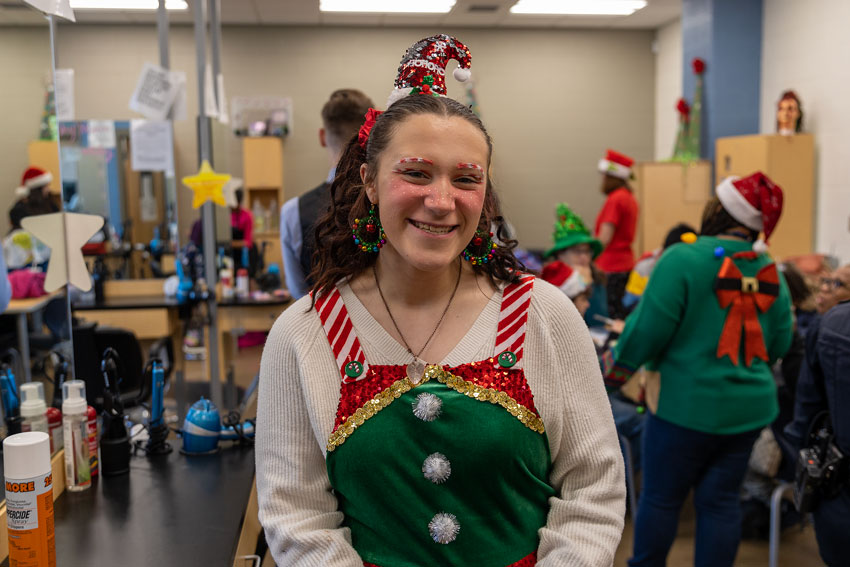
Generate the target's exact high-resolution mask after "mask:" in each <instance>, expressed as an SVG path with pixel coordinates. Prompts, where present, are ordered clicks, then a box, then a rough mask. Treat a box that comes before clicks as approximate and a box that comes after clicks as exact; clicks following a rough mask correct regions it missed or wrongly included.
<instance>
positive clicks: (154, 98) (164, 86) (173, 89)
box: [130, 63, 178, 120]
mask: <svg viewBox="0 0 850 567" xmlns="http://www.w3.org/2000/svg"><path fill="white" fill-rule="evenodd" d="M177 90H178V88H177V85H176V84H175V82H174V80H173V79H172V76H171V72H170V71H168V69H163V68H162V67H160V66H159V65H153V64H151V63H145V65H144V67H142V72H141V74H140V75H139V80H138V81H137V82H136V90H135V91H134V92H133V96H132V97H131V98H130V110H133V111H135V112H138V113H139V114H143V115H144V116H146V117H147V118H149V119H151V120H165V119H166V118H167V117H168V111H169V110H170V109H171V105H172V104H173V103H174V99H175V97H176V96H177Z"/></svg>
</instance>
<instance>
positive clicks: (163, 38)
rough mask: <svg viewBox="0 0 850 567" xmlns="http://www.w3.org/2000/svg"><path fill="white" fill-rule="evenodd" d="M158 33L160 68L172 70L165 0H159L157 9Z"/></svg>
mask: <svg viewBox="0 0 850 567" xmlns="http://www.w3.org/2000/svg"><path fill="white" fill-rule="evenodd" d="M156 33H157V38H158V39H159V66H160V67H162V68H163V69H170V68H171V62H170V57H169V54H168V10H166V9H165V0H159V6H158V7H157V9H156Z"/></svg>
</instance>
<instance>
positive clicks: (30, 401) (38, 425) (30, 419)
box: [21, 382, 48, 433]
mask: <svg viewBox="0 0 850 567" xmlns="http://www.w3.org/2000/svg"><path fill="white" fill-rule="evenodd" d="M21 418H22V420H23V422H22V423H21V431H43V432H44V433H48V430H47V404H46V403H45V402H44V385H43V384H42V383H41V382H29V383H27V384H21Z"/></svg>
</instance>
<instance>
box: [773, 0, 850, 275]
mask: <svg viewBox="0 0 850 567" xmlns="http://www.w3.org/2000/svg"><path fill="white" fill-rule="evenodd" d="M847 22H850V2H847V1H846V0H821V1H819V2H798V1H795V0H770V1H769V2H765V3H764V29H763V36H764V45H763V48H762V65H761V68H762V76H761V121H760V126H761V132H762V133H773V132H775V130H776V103H777V101H778V100H779V96H780V94H781V93H782V92H783V91H784V90H786V89H789V88H790V89H794V90H795V91H797V94H798V96H799V97H800V99H801V100H802V103H803V114H804V117H803V127H804V130H805V131H807V132H811V133H813V134H814V135H815V144H816V163H817V173H816V184H817V188H818V204H817V209H816V210H817V216H816V227H817V228H816V243H817V244H816V245H817V250H818V252H824V253H828V254H833V255H835V256H837V257H838V258H839V259H840V261H841V263H843V264H846V263H848V262H850V160H848V156H850V139H848V136H847V133H848V132H850V111H848V106H847V93H848V91H850V66H848V64H847V57H848V55H850V41H848V39H847V29H846V28H847ZM785 190H786V191H790V190H793V188H791V187H786V188H785ZM785 214H793V212H792V211H786V212H785Z"/></svg>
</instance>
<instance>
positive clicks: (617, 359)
mask: <svg viewBox="0 0 850 567" xmlns="http://www.w3.org/2000/svg"><path fill="white" fill-rule="evenodd" d="M781 211H782V190H781V189H780V188H779V187H778V186H776V185H775V184H774V183H773V182H771V180H770V179H768V178H767V177H766V176H765V175H763V174H761V173H756V174H753V175H751V176H749V177H746V178H743V179H738V178H729V179H726V180H724V181H723V182H722V183H721V184H720V185H719V186H718V188H717V197H716V198H714V199H712V200H711V201H710V202H709V203H708V205H707V206H706V209H705V212H704V214H703V221H702V229H701V235H700V236H699V238H698V239H697V240H696V242H694V243H693V244H686V243H682V244H676V245H674V246H672V247H670V249H668V250H667V251H666V252H665V253H664V254H663V255H662V256H661V258H660V259H659V260H658V263H657V265H656V266H655V269H654V270H653V273H652V278H650V280H649V283H648V285H647V287H646V290H645V292H644V295H643V298H642V299H641V301H640V303H639V304H638V306H637V308H636V309H635V311H634V312H633V313H632V314H631V315H630V316H629V317H628V318H627V319H626V324H625V329H624V331H623V334H622V335H621V337H620V339H619V342H618V343H617V345H616V346H615V347H614V349H613V352H610V353H609V356H606V357H605V359H606V360H605V362H606V364H605V366H606V368H605V371H604V374H605V376H606V383H607V384H608V385H609V386H611V385H613V386H616V385H618V384H620V383H622V381H623V380H624V379H626V378H627V377H628V376H629V375H630V374H631V373H632V372H634V371H635V370H636V369H637V368H638V367H640V366H641V365H644V364H651V365H652V366H654V367H655V368H656V369H657V370H658V371H659V373H660V376H661V391H660V396H659V400H658V407H657V410H656V413H655V414H654V415H651V416H650V417H649V419H648V422H647V425H646V431H645V438H644V452H643V471H644V477H643V491H642V492H641V496H640V503H639V505H638V513H637V518H636V521H635V537H634V541H635V544H634V555H633V557H632V559H631V560H630V561H629V565H630V566H633V567H635V566H645V565H665V561H666V557H667V553H668V552H669V550H670V546H671V545H672V543H673V540H674V539H675V537H676V527H677V524H678V516H679V510H680V508H681V505H682V503H683V501H684V500H685V498H686V496H687V495H688V492H689V491H690V490H691V488H693V489H694V504H695V507H696V510H697V531H696V544H695V545H696V550H695V564H696V565H711V566H713V567H722V566H724V565H732V564H733V561H734V559H735V554H736V552H737V549H738V543H739V540H740V529H741V510H740V503H739V495H738V494H739V490H740V486H741V482H742V480H743V476H744V473H745V471H746V467H747V462H748V459H749V455H750V452H751V449H752V446H753V443H754V441H755V439H756V437H757V436H758V433H759V431H760V430H761V428H762V427H764V426H765V425H768V424H769V423H771V422H772V421H773V419H774V418H775V417H776V415H777V412H778V407H777V396H776V386H775V384H774V381H773V375H772V373H771V364H772V363H773V362H774V361H775V360H776V359H777V358H779V357H781V356H783V355H784V354H785V352H786V351H787V350H788V348H789V346H790V344H791V338H792V327H793V320H792V315H791V300H790V294H789V291H788V288H787V285H786V284H785V281H784V279H783V278H781V277H779V276H778V273H777V269H776V265H775V264H774V263H773V261H772V260H771V259H770V257H769V256H767V255H766V254H765V253H763V252H764V251H765V249H766V245H765V243H764V241H761V240H759V241H757V242H755V243H754V241H755V240H756V238H757V237H758V234H759V231H762V230H763V231H764V234H765V238H768V237H769V236H770V233H771V232H772V231H773V228H774V227H775V226H776V222H777V221H778V219H779V216H780V214H781Z"/></svg>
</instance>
